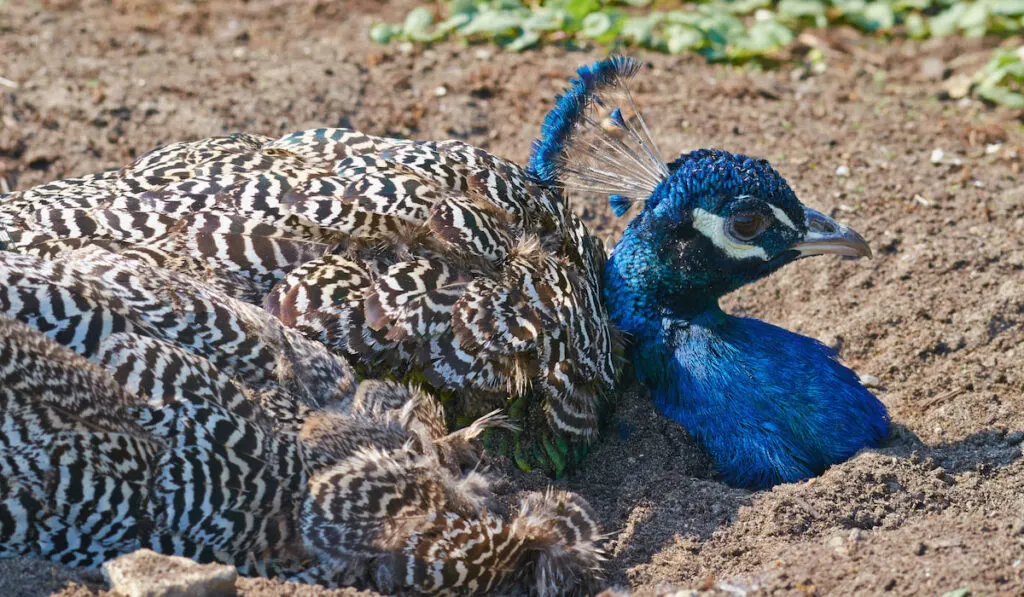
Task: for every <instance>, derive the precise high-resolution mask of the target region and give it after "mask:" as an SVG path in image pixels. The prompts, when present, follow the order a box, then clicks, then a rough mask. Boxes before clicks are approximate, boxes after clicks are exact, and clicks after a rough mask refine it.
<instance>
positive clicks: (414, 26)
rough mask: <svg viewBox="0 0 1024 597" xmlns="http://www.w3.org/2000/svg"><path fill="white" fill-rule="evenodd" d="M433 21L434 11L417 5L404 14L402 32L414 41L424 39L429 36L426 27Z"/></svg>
mask: <svg viewBox="0 0 1024 597" xmlns="http://www.w3.org/2000/svg"><path fill="white" fill-rule="evenodd" d="M433 22H434V13H433V12H431V11H430V9H429V8H425V7H422V6H421V7H419V8H414V9H412V10H411V11H409V14H407V15H405V22H404V23H403V24H402V33H403V34H405V36H406V37H408V38H409V39H412V40H416V41H426V40H427V39H429V38H430V34H429V33H428V31H427V30H428V29H429V28H430V25H431V23H433Z"/></svg>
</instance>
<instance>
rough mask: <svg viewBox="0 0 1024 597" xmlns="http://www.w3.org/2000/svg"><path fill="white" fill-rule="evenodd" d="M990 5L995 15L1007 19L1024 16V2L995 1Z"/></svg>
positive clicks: (1023, 0)
mask: <svg viewBox="0 0 1024 597" xmlns="http://www.w3.org/2000/svg"><path fill="white" fill-rule="evenodd" d="M988 4H989V8H990V9H991V10H992V14H994V15H1001V16H1005V17H1016V16H1021V15H1024V0H995V1H994V2H989V3H988Z"/></svg>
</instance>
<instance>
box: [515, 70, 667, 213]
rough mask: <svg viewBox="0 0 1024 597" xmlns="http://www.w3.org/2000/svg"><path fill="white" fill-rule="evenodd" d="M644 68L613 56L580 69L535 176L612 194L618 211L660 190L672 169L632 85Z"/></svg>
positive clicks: (536, 159)
mask: <svg viewBox="0 0 1024 597" xmlns="http://www.w3.org/2000/svg"><path fill="white" fill-rule="evenodd" d="M640 67H641V64H640V62H639V61H637V60H635V59H633V58H627V57H623V56H612V57H610V58H606V59H604V60H601V61H599V62H596V63H594V64H593V65H591V66H584V67H581V68H580V69H579V70H578V71H577V74H578V75H579V78H576V79H573V80H572V87H570V88H569V89H568V90H567V91H566V93H565V94H564V95H562V96H560V97H559V98H558V101H557V102H556V104H555V107H554V108H553V109H552V110H551V112H549V113H548V115H547V117H546V118H545V119H544V125H543V127H542V129H541V138H540V139H539V140H538V141H536V142H535V143H534V145H533V155H532V156H531V157H530V170H531V172H532V173H533V174H534V176H536V177H537V178H538V179H539V180H540V181H542V182H544V183H547V184H550V185H554V186H561V187H563V188H566V189H575V190H579V191H582V192H585V193H598V194H607V195H609V196H610V197H609V199H610V201H611V203H612V209H613V210H614V211H615V213H616V215H622V214H624V213H625V212H626V210H628V209H629V206H630V205H631V203H632V202H633V201H636V200H644V199H646V198H647V197H648V196H649V195H650V194H651V193H653V192H654V189H655V188H656V187H657V186H658V185H659V184H660V183H661V181H662V180H664V179H665V178H666V177H667V176H668V174H669V170H668V166H667V165H666V164H665V160H664V159H663V158H662V156H661V152H660V151H659V150H658V146H657V145H656V144H655V143H654V140H653V139H651V135H650V132H649V131H648V129H647V125H646V123H644V119H643V116H642V115H641V114H640V111H639V110H638V109H637V107H636V103H635V102H634V101H633V96H632V94H631V93H630V91H629V88H628V87H627V86H626V83H627V81H628V80H629V79H631V78H632V77H633V76H634V75H636V73H637V72H639V70H640Z"/></svg>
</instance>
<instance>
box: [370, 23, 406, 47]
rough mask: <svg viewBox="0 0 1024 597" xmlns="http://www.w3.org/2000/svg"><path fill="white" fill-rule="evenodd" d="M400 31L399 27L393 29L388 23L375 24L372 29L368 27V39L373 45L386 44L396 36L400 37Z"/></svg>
mask: <svg viewBox="0 0 1024 597" xmlns="http://www.w3.org/2000/svg"><path fill="white" fill-rule="evenodd" d="M401 33H402V30H401V28H400V27H395V26H394V25H390V24H388V23H377V24H376V25H374V26H373V27H370V39H371V40H372V41H373V42H374V43H378V44H386V43H388V42H390V41H391V39H392V38H394V37H395V36H397V35H400V34H401Z"/></svg>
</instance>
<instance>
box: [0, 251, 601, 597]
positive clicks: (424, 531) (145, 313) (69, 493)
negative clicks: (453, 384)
mask: <svg viewBox="0 0 1024 597" xmlns="http://www.w3.org/2000/svg"><path fill="white" fill-rule="evenodd" d="M0 280H2V282H0V305H2V306H3V308H4V310H5V311H6V313H7V314H8V315H7V316H0V429H2V430H3V433H0V557H5V556H13V555H30V556H36V557H41V558H47V559H50V560H52V561H57V562H61V563H63V564H66V565H72V566H82V567H92V566H98V565H100V564H102V563H103V562H105V561H107V560H110V559H112V558H115V557H117V556H119V555H121V554H123V553H127V552H130V551H133V550H135V549H139V548H142V547H147V548H150V549H153V550H155V551H158V552H160V553H165V554H177V555H184V556H188V557H192V558H195V559H197V560H199V561H204V562H205V561H216V562H224V563H229V564H233V565H235V566H237V567H238V568H239V569H240V571H241V572H243V573H246V574H251V575H266V576H278V577H283V578H290V579H295V580H299V581H305V582H316V583H321V584H325V585H328V586H338V585H343V586H357V587H369V588H373V589H376V590H377V591H379V592H381V593H384V594H396V593H403V594H404V593H415V594H452V593H454V592H458V593H465V594H477V593H488V592H492V591H511V592H526V593H530V594H537V595H557V594H564V593H570V592H573V591H575V590H584V591H585V590H587V588H586V587H588V586H589V584H588V583H590V582H591V581H593V580H594V579H596V578H598V577H599V573H600V567H601V563H602V561H603V559H604V555H603V552H602V551H601V549H600V547H599V543H600V541H601V539H602V535H601V533H600V530H599V528H598V526H597V524H596V522H595V516H594V514H593V512H592V511H591V510H590V508H589V506H588V505H587V504H586V502H585V501H584V500H583V499H582V498H580V497H578V496H575V495H573V494H570V493H568V492H565V491H554V490H550V491H548V492H545V493H536V492H535V493H531V494H528V495H526V496H525V497H523V499H522V501H521V503H520V504H519V506H518V509H517V511H515V512H514V513H513V514H511V515H509V514H508V513H507V512H504V511H502V509H501V508H498V507H495V502H494V497H493V496H492V495H491V492H490V487H491V485H490V481H491V479H490V476H489V475H488V474H486V473H484V472H482V471H481V470H480V467H479V465H480V455H479V452H478V449H477V448H476V446H474V440H475V439H476V438H477V436H479V435H480V433H481V432H483V431H485V430H486V429H488V428H494V427H502V426H507V425H508V422H507V420H506V419H505V418H504V417H503V416H502V415H500V414H499V413H491V414H489V415H487V416H484V417H482V418H480V419H477V420H476V421H474V422H473V423H472V424H471V425H469V426H467V427H465V428H463V429H461V430H459V431H456V432H454V433H449V432H448V430H447V427H446V424H445V420H444V412H443V408H442V407H441V406H440V404H439V403H438V402H437V401H436V400H435V399H434V398H432V397H430V396H428V395H427V394H425V393H424V392H423V391H422V390H421V389H419V388H416V387H411V386H409V385H406V384H402V383H398V382H395V381H387V380H363V381H362V382H357V381H356V378H355V375H354V372H353V370H352V368H351V367H350V366H349V364H348V363H347V362H346V361H345V360H344V359H343V358H341V357H339V356H337V355H335V354H332V353H331V352H329V351H328V350H327V349H326V347H324V346H323V345H322V344H319V343H317V342H314V341H311V340H309V339H307V338H305V337H304V336H302V335H301V334H299V333H298V332H296V331H294V330H292V329H289V328H287V327H285V326H284V325H283V324H281V323H280V322H279V321H278V320H277V319H276V318H275V317H273V316H272V315H270V314H268V313H266V312H265V311H264V310H262V309H260V308H259V307H257V306H254V305H251V304H248V303H244V302H242V301H239V300H237V299H234V298H232V297H231V296H229V295H227V294H225V293H223V292H221V291H219V290H218V289H216V288H215V287H213V286H211V285H209V284H206V283H204V282H202V281H198V280H195V279H194V278H193V277H191V276H188V275H187V274H183V273H180V272H177V271H174V270H170V269H164V268H161V267H159V266H153V265H149V264H146V263H143V262H142V261H140V260H138V259H136V258H134V257H127V256H124V255H121V254H118V253H117V252H113V251H109V250H107V249H106V248H104V247H102V246H97V245H89V246H86V247H83V248H80V249H73V250H66V251H62V252H60V254H59V255H57V256H55V257H54V258H52V259H46V258H42V257H38V256H34V255H18V254H13V253H0Z"/></svg>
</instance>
